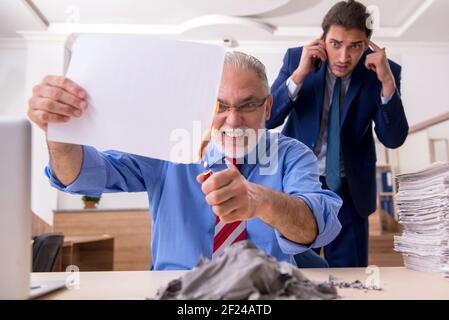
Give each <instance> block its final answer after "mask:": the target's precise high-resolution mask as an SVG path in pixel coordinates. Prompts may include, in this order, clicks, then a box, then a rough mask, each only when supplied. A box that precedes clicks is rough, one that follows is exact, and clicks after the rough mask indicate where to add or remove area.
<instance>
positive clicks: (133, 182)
mask: <svg viewBox="0 0 449 320" xmlns="http://www.w3.org/2000/svg"><path fill="white" fill-rule="evenodd" d="M162 163H163V162H162V161H160V160H156V159H152V158H146V157H140V156H136V155H132V154H128V153H123V152H119V151H105V152H99V151H97V150H96V149H95V148H93V147H90V146H83V163H82V166H81V170H80V174H79V176H78V177H77V178H76V179H75V181H73V182H72V183H71V184H70V185H68V186H64V185H63V184H62V183H61V182H60V181H58V179H57V177H56V176H55V175H54V174H53V171H52V168H51V165H48V166H47V167H46V168H45V174H46V175H47V177H48V179H49V182H50V184H51V185H52V186H53V187H55V188H56V189H58V190H61V191H63V192H67V193H74V194H84V195H92V196H99V195H101V194H103V193H105V192H142V191H148V192H150V191H151V189H149V188H147V187H148V186H154V185H156V184H157V183H156V180H158V179H161V176H162V174H161V170H162V167H163V166H162Z"/></svg>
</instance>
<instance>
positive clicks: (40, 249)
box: [33, 232, 64, 272]
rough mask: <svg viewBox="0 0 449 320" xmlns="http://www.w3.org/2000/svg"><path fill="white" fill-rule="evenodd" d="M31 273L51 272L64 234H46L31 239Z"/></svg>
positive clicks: (59, 251) (62, 242)
mask: <svg viewBox="0 0 449 320" xmlns="http://www.w3.org/2000/svg"><path fill="white" fill-rule="evenodd" d="M33 240H34V242H33V272H52V271H53V270H54V269H55V266H56V261H57V260H58V257H59V254H60V253H61V251H62V245H63V244H64V234H63V233H61V232H53V233H46V234H42V235H39V236H36V237H33Z"/></svg>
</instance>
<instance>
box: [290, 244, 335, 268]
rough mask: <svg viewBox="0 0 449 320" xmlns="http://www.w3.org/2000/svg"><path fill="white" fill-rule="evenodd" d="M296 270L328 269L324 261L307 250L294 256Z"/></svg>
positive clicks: (313, 252)
mask: <svg viewBox="0 0 449 320" xmlns="http://www.w3.org/2000/svg"><path fill="white" fill-rule="evenodd" d="M294 258H295V262H296V265H297V266H298V268H306V269H307V268H329V264H328V263H327V261H326V259H324V258H323V257H321V256H320V255H319V254H317V253H316V252H315V251H313V250H311V249H309V250H307V251H305V252H303V253H300V254H296V255H295V256H294Z"/></svg>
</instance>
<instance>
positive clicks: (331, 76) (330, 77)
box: [327, 66, 352, 83]
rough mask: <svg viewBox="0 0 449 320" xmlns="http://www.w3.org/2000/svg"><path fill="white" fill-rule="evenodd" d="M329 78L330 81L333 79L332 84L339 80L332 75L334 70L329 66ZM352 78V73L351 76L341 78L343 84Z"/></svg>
mask: <svg viewBox="0 0 449 320" xmlns="http://www.w3.org/2000/svg"><path fill="white" fill-rule="evenodd" d="M327 76H328V77H329V79H331V81H332V82H334V81H335V80H336V79H337V76H336V75H335V74H333V73H332V70H331V68H330V67H329V66H328V67H327ZM351 77H352V71H351V72H350V73H349V74H347V75H346V76H344V77H341V81H342V82H343V83H346V82H347V81H349V80H351Z"/></svg>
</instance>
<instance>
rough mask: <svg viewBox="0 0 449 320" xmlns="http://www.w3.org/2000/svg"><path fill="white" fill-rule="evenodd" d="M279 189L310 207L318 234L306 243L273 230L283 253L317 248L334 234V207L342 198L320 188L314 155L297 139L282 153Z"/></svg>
mask: <svg viewBox="0 0 449 320" xmlns="http://www.w3.org/2000/svg"><path fill="white" fill-rule="evenodd" d="M283 192H285V193H287V194H290V195H292V196H295V197H298V198H299V199H301V200H303V201H304V202H305V203H306V205H307V206H308V207H309V208H310V210H311V211H312V214H313V215H314V217H315V220H316V223H317V226H318V234H317V236H316V238H315V240H314V241H313V243H311V244H309V245H303V244H299V243H296V242H293V241H290V240H288V239H286V238H285V237H284V236H283V235H282V234H281V233H280V232H279V231H277V230H276V236H277V239H278V241H279V246H280V247H281V250H282V251H283V252H284V253H286V254H292V255H293V254H298V253H302V252H304V251H306V250H308V249H310V248H320V247H322V246H325V245H327V244H329V243H330V242H331V241H332V240H334V239H335V238H336V237H337V235H338V234H339V232H340V230H341V224H340V221H339V220H338V211H339V210H340V208H341V206H342V203H343V202H342V200H341V198H340V197H339V196H338V195H337V194H335V193H334V192H332V191H329V190H323V189H322V188H321V183H320V181H319V173H318V166H317V163H316V157H315V155H314V154H313V153H312V151H311V150H310V149H309V148H307V147H306V146H305V145H303V144H302V143H300V142H298V143H295V144H292V146H291V148H290V150H289V152H287V153H286V157H285V160H284V176H283Z"/></svg>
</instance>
